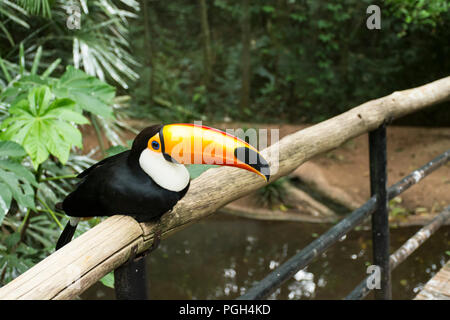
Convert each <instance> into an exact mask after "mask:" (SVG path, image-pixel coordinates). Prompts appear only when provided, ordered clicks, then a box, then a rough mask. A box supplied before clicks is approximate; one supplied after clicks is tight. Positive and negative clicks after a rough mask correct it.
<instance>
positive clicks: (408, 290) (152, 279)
mask: <svg viewBox="0 0 450 320" xmlns="http://www.w3.org/2000/svg"><path fill="white" fill-rule="evenodd" d="M330 227H331V226H330V225H319V224H310V223H298V222H272V221H257V220H249V219H244V218H236V217H231V216H227V215H219V214H216V215H215V216H213V217H210V218H208V219H204V220H202V221H200V222H198V223H196V224H194V225H192V226H190V227H188V228H186V229H184V230H182V231H180V232H178V233H176V234H174V235H172V236H171V237H170V238H168V239H166V240H163V241H162V243H161V245H160V248H159V249H158V250H157V251H155V252H153V253H152V254H151V255H150V256H149V257H148V258H147V267H148V282H149V288H150V298H151V299H234V298H236V297H238V296H239V295H241V294H242V293H244V292H245V290H246V289H247V288H249V287H251V285H252V284H254V283H256V282H257V281H258V280H261V279H262V278H263V277H264V276H265V275H267V274H268V273H269V272H270V271H272V270H273V269H274V268H276V267H277V266H278V265H279V264H280V263H283V262H284V261H286V260H287V259H288V258H289V257H291V256H292V255H294V254H295V253H296V252H298V251H299V250H300V249H302V248H304V247H305V246H306V245H308V244H309V243H310V242H311V241H313V240H314V239H315V238H316V237H317V236H318V235H320V234H322V233H324V232H325V231H327V230H328V229H329V228H330ZM418 229H419V228H418V227H414V228H399V229H392V231H391V252H393V251H394V250H395V249H397V248H398V247H399V246H400V245H401V244H403V243H404V242H405V241H406V240H407V239H408V238H409V237H410V236H412V235H413V234H414V233H415V232H416V231H417V230H418ZM370 238H371V234H370V231H367V230H359V231H352V232H351V233H350V234H348V235H347V237H346V238H345V239H341V241H340V242H338V243H337V244H335V245H334V246H332V247H331V248H330V249H329V250H328V251H327V252H326V253H324V254H323V255H322V256H321V257H320V258H318V259H316V260H315V261H313V263H311V264H310V265H309V266H308V267H307V268H306V269H304V270H302V271H300V272H299V273H297V274H296V275H295V277H293V278H292V279H291V280H289V281H288V282H287V283H285V284H284V285H283V286H282V287H281V288H279V289H278V290H277V291H276V292H275V293H274V294H273V295H272V296H271V298H273V299H342V298H343V297H345V296H346V295H347V294H348V293H349V292H350V291H351V290H352V289H353V288H354V287H355V286H356V285H357V284H358V283H359V282H360V281H361V280H362V279H363V278H364V277H365V275H366V268H367V265H369V264H370V261H371V241H370ZM449 249H450V227H442V228H441V229H439V230H438V232H437V233H436V234H434V235H433V236H432V237H431V239H429V240H428V241H427V242H425V244H424V245H423V246H421V247H420V248H419V249H418V250H417V251H416V252H415V253H413V254H412V255H411V256H410V257H409V258H408V259H407V260H406V261H405V262H404V263H402V264H401V265H400V266H399V267H398V268H397V269H396V270H394V272H393V274H392V278H393V283H392V287H393V298H394V299H412V298H413V297H414V296H415V295H416V294H417V292H418V291H419V290H420V289H421V288H422V286H423V285H424V284H425V283H426V282H427V281H428V280H429V279H430V278H431V277H432V276H433V275H434V274H435V273H436V272H437V271H438V270H439V269H440V268H441V267H442V266H443V265H444V263H445V261H446V260H448V259H449V258H450V257H449V256H448V255H447V254H446V253H445V251H448V250H449ZM82 298H84V299H114V291H113V290H112V289H109V288H106V287H104V286H103V285H102V284H96V285H94V286H93V287H91V288H90V289H89V290H88V291H86V292H85V293H84V294H83V295H82Z"/></svg>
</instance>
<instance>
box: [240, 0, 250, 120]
mask: <svg viewBox="0 0 450 320" xmlns="http://www.w3.org/2000/svg"><path fill="white" fill-rule="evenodd" d="M241 68H242V86H241V106H240V107H241V108H240V109H241V115H245V113H244V110H245V109H247V108H249V107H250V0H244V1H243V2H242V56H241Z"/></svg>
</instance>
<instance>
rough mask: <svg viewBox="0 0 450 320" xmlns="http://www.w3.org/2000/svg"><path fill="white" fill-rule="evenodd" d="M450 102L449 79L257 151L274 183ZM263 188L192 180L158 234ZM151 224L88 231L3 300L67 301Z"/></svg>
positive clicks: (221, 175) (231, 178) (207, 177)
mask: <svg viewBox="0 0 450 320" xmlns="http://www.w3.org/2000/svg"><path fill="white" fill-rule="evenodd" d="M449 99H450V77H446V78H443V79H440V80H437V81H434V82H432V83H429V84H426V85H424V86H421V87H417V88H414V89H409V90H405V91H398V92H394V93H392V94H390V95H388V96H386V97H383V98H379V99H376V100H372V101H369V102H366V103H364V104H362V105H360V106H358V107H355V108H353V109H351V110H349V111H347V112H345V113H342V114H340V115H338V116H336V117H333V118H331V119H329V120H326V121H323V122H321V123H319V124H317V125H314V126H311V127H308V128H306V129H304V130H301V131H298V132H296V133H293V134H291V135H289V136H286V137H284V138H283V139H281V140H280V141H279V142H278V143H275V144H272V145H271V146H270V147H268V148H266V149H265V150H263V151H262V154H263V156H264V157H265V158H266V159H267V160H268V162H269V163H270V165H271V170H272V172H276V173H274V175H273V176H272V178H271V181H274V180H276V179H277V178H279V177H281V176H284V175H287V174H288V173H290V172H292V171H293V170H295V169H296V168H297V167H298V166H300V165H301V164H302V163H303V162H305V161H307V160H309V159H311V158H312V157H314V156H315V155H318V154H320V153H323V152H326V151H328V150H331V149H334V148H336V147H338V146H340V145H341V144H342V143H344V142H345V141H347V140H349V139H351V138H354V137H357V136H359V135H361V134H363V133H366V132H369V131H372V130H374V129H376V128H377V127H379V126H380V125H381V124H382V123H383V122H385V121H389V120H391V119H396V118H399V117H402V116H404V115H406V114H410V113H413V112H416V111H418V110H420V109H423V108H425V107H428V106H431V105H434V104H437V103H440V102H444V101H447V100H449ZM263 185H264V182H263V181H262V179H260V178H259V177H258V176H256V175H253V174H251V173H247V172H243V171H242V170H238V169H235V168H229V167H221V168H217V169H211V170H207V171H206V172H204V173H203V174H202V175H201V176H199V177H198V178H197V179H195V180H193V181H192V183H191V187H190V189H189V192H188V193H187V194H186V196H185V197H184V198H183V199H182V200H181V201H180V202H179V203H178V204H177V205H176V206H175V207H174V210H173V211H172V212H171V213H168V214H165V215H163V217H162V218H161V222H160V225H159V226H158V228H159V229H160V230H162V237H163V238H165V237H167V236H168V235H170V234H171V233H173V232H176V231H178V230H180V229H182V228H184V227H186V226H188V225H189V224H191V223H193V222H195V221H196V220H198V219H201V218H204V217H206V216H208V215H210V214H212V213H214V212H215V211H216V210H217V209H218V208H220V207H222V206H224V205H226V204H227V203H229V202H231V201H233V200H236V199H238V198H240V197H242V196H244V195H246V194H248V193H250V192H252V191H254V190H256V189H258V188H260V187H262V186H263ZM155 230H156V228H155V224H152V223H142V224H139V223H138V222H136V221H135V220H134V219H133V218H131V217H127V216H122V215H117V216H113V217H110V218H108V219H106V220H105V221H103V222H102V223H100V224H98V225H97V226H95V227H94V228H92V229H91V230H89V231H87V232H86V233H84V234H83V235H81V236H80V237H78V238H76V239H74V240H73V241H72V242H71V243H69V244H68V245H66V246H65V247H63V248H62V249H60V250H58V251H57V252H55V253H53V254H52V255H50V256H49V257H47V258H46V259H44V260H43V261H41V262H40V263H38V264H37V265H35V266H34V267H33V268H31V269H29V270H28V271H27V272H25V273H24V274H22V275H20V276H19V277H17V278H16V279H15V280H13V281H11V282H10V283H8V284H7V285H5V286H3V287H2V288H0V299H71V298H74V297H76V296H77V295H79V294H80V293H82V292H83V291H84V290H86V289H87V288H89V287H90V286H91V285H92V284H94V283H95V282H97V281H98V280H99V279H100V278H101V277H103V276H104V275H105V274H107V273H108V272H110V271H111V270H113V269H115V268H117V267H118V266H120V265H121V264H123V263H124V262H126V261H127V260H128V258H129V257H130V255H132V254H133V253H136V252H137V253H139V252H142V251H144V250H146V249H148V248H149V247H150V246H151V244H152V243H153V236H154V232H155Z"/></svg>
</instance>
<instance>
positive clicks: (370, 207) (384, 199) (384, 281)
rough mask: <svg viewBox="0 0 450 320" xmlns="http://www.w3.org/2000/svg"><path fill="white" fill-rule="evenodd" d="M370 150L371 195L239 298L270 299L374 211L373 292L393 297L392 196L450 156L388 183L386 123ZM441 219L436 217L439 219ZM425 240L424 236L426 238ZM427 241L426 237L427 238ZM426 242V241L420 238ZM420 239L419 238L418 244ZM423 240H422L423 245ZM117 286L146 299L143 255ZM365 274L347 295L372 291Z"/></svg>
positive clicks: (125, 268) (121, 271)
mask: <svg viewBox="0 0 450 320" xmlns="http://www.w3.org/2000/svg"><path fill="white" fill-rule="evenodd" d="M369 151H370V155H369V158H370V188H371V198H370V199H369V200H368V201H367V202H366V203H365V204H363V205H362V206H361V207H359V208H358V209H356V210H354V211H353V212H352V213H350V214H349V215H348V216H347V217H346V218H344V219H342V220H341V221H340V222H339V223H337V224H336V225H334V226H333V227H332V228H330V229H329V230H328V231H327V232H325V233H324V234H323V235H322V236H320V237H319V238H317V239H316V240H314V241H313V242H311V243H310V244H309V245H308V246H306V247H305V248H304V249H303V250H301V251H300V252H298V253H297V254H295V255H294V256H292V257H291V258H290V259H289V260H287V261H286V262H285V263H283V264H282V265H280V266H279V267H278V268H277V269H275V270H274V271H272V272H271V273H270V274H268V275H267V276H266V277H265V278H264V279H262V280H261V281H259V282H258V283H257V284H256V285H254V286H253V287H252V288H250V289H249V290H248V291H247V292H246V293H245V294H244V295H242V296H240V297H239V298H238V300H256V299H264V298H267V297H268V296H269V295H270V294H271V293H272V292H274V291H275V290H276V289H277V288H278V287H280V286H281V285H282V284H283V283H284V282H285V281H287V280H288V279H290V278H291V277H293V276H294V275H295V274H296V273H297V272H298V271H300V270H302V269H303V268H305V267H307V266H308V264H309V263H310V262H311V261H312V260H313V259H314V258H316V257H317V256H319V255H321V254H322V253H323V252H325V251H326V250H327V249H328V248H329V247H331V246H332V245H333V244H335V243H336V242H338V241H339V239H341V238H342V237H343V236H345V235H346V234H347V233H349V232H350V231H352V230H353V229H354V228H355V227H356V226H358V225H360V224H361V223H363V222H364V221H365V220H366V218H368V217H369V216H370V215H372V214H373V213H374V214H373V215H372V243H373V257H374V261H373V264H374V265H376V266H378V267H379V268H380V272H381V277H380V289H377V290H376V291H375V299H391V298H392V293H391V269H392V268H394V267H396V266H398V265H399V264H400V263H401V262H402V261H403V260H404V259H406V256H404V257H402V258H401V259H397V260H396V261H395V262H394V263H393V262H392V261H391V260H392V259H391V256H390V255H389V238H390V233H389V210H388V201H389V200H391V199H393V198H394V197H396V196H398V195H399V194H401V193H403V192H404V191H406V190H407V189H408V188H410V187H411V186H413V185H415V184H417V183H418V182H420V181H421V180H422V179H423V178H425V177H426V176H428V175H429V174H430V173H431V172H433V171H434V170H436V169H437V168H439V167H441V166H442V165H444V164H445V163H447V162H448V161H449V160H450V150H447V151H446V152H444V153H443V154H441V155H440V156H438V157H436V158H435V159H433V160H431V161H430V162H428V163H427V164H425V165H424V166H422V167H421V168H419V169H417V170H415V171H413V172H412V173H411V174H409V175H408V176H406V177H404V178H403V179H401V180H400V181H398V182H397V183H396V184H394V185H392V186H391V187H390V188H387V148H386V124H385V123H384V124H383V125H381V126H380V127H379V128H377V129H376V130H373V131H372V132H369ZM449 217H450V207H449V208H446V209H445V210H444V211H443V213H442V214H441V215H440V216H438V217H437V218H435V219H434V220H433V222H432V223H430V227H429V229H430V230H432V231H433V232H434V231H436V230H437V229H438V228H439V227H440V226H441V225H442V224H443V223H444V222H445V220H446V219H448V218H449ZM436 221H437V222H436ZM425 240H426V239H425ZM425 240H423V241H425ZM422 243H423V242H422ZM420 244H421V243H420ZM420 244H419V245H420ZM114 274H115V277H116V283H115V291H116V297H117V298H118V299H146V298H147V295H148V288H147V286H146V269H145V259H140V258H138V259H130V260H129V261H128V262H127V263H125V264H123V265H122V266H120V267H119V268H117V269H116V270H115V272H114ZM366 280H367V278H366V279H364V280H363V281H362V282H361V283H360V284H359V285H358V286H357V287H356V288H355V289H354V290H353V291H352V293H350V294H349V295H348V296H347V297H346V299H362V298H364V297H365V296H367V294H368V293H369V292H370V291H371V290H372V289H370V288H369V287H368V286H367V281H366Z"/></svg>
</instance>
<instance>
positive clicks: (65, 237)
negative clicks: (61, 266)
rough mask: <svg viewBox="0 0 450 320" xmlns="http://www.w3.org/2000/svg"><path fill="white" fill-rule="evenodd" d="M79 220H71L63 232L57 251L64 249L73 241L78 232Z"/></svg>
mask: <svg viewBox="0 0 450 320" xmlns="http://www.w3.org/2000/svg"><path fill="white" fill-rule="evenodd" d="M79 220H80V219H79V218H70V220H69V222H67V224H66V227H65V228H64V230H63V232H62V233H61V235H60V236H59V239H58V242H57V243H56V250H58V249H60V248H62V247H64V246H65V245H66V244H68V243H69V242H70V241H71V240H72V237H73V234H74V233H75V230H77V225H78V221H79Z"/></svg>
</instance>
